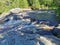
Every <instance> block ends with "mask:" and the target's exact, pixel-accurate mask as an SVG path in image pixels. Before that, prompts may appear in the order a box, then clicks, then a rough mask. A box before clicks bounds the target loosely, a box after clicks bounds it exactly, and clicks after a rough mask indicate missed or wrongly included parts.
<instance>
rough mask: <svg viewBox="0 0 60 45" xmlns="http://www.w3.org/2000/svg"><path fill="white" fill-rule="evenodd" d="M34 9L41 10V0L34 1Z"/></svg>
mask: <svg viewBox="0 0 60 45" xmlns="http://www.w3.org/2000/svg"><path fill="white" fill-rule="evenodd" d="M32 8H34V9H39V8H40V4H39V0H32Z"/></svg>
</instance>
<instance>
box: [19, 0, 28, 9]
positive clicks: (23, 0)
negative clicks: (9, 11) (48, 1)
mask: <svg viewBox="0 0 60 45" xmlns="http://www.w3.org/2000/svg"><path fill="white" fill-rule="evenodd" d="M19 7H20V8H28V1H27V0H19Z"/></svg>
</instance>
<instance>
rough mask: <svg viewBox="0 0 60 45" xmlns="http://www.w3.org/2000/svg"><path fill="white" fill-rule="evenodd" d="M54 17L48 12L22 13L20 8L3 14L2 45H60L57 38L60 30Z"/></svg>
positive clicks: (1, 18) (1, 24) (1, 19)
mask: <svg viewBox="0 0 60 45" xmlns="http://www.w3.org/2000/svg"><path fill="white" fill-rule="evenodd" d="M15 10H16V11H17V13H16V11H15ZM14 11H15V12H14ZM46 13H47V14H49V15H47V14H46ZM39 14H40V16H39ZM44 15H46V16H44ZM54 16H55V15H54V14H53V13H51V12H50V13H49V12H47V11H45V12H43V13H42V12H41V11H26V12H21V11H20V9H19V8H18V9H13V10H10V12H9V13H8V14H6V15H5V16H3V14H2V15H1V17H0V45H60V39H59V38H57V37H56V35H59V34H60V28H59V25H58V26H57V27H56V26H55V25H56V24H57V22H56V21H55V19H54V18H53V17H54ZM52 18H53V19H52ZM51 19H52V20H51ZM54 22H55V23H54Z"/></svg>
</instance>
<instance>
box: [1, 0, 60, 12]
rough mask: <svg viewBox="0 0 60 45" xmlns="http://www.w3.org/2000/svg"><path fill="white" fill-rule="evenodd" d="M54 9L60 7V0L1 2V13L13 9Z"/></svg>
mask: <svg viewBox="0 0 60 45" xmlns="http://www.w3.org/2000/svg"><path fill="white" fill-rule="evenodd" d="M29 7H31V8H33V9H39V8H41V9H54V8H56V7H60V0H0V13H2V12H7V11H8V10H10V9H12V8H29Z"/></svg>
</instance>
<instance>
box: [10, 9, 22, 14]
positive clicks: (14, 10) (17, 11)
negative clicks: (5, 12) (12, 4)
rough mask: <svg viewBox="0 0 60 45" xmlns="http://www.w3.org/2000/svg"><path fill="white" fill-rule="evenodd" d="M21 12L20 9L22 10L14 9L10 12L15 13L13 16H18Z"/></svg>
mask: <svg viewBox="0 0 60 45" xmlns="http://www.w3.org/2000/svg"><path fill="white" fill-rule="evenodd" d="M20 12H22V9H20V8H13V9H11V10H10V13H13V14H18V13H20Z"/></svg>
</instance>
